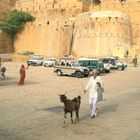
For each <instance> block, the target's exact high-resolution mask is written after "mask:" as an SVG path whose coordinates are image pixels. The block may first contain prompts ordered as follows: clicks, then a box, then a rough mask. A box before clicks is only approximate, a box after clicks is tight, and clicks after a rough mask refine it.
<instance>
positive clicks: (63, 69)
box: [54, 60, 89, 78]
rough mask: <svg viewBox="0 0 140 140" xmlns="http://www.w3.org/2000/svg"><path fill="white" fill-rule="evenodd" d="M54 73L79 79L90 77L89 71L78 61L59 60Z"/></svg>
mask: <svg viewBox="0 0 140 140" xmlns="http://www.w3.org/2000/svg"><path fill="white" fill-rule="evenodd" d="M54 72H55V73H56V74H57V75H58V76H62V75H72V76H76V77H77V78H81V77H87V76H88V75H89V69H88V68H86V67H81V66H80V65H79V63H78V61H73V60H57V61H56V62H55V66H54Z"/></svg>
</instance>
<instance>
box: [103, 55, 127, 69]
mask: <svg viewBox="0 0 140 140" xmlns="http://www.w3.org/2000/svg"><path fill="white" fill-rule="evenodd" d="M102 62H103V63H106V64H109V65H110V68H111V69H117V70H119V71H122V70H124V69H125V65H124V64H123V63H122V62H121V61H119V60H116V59H114V58H110V57H108V58H102Z"/></svg>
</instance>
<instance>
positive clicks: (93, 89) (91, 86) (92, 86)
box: [85, 76, 103, 99]
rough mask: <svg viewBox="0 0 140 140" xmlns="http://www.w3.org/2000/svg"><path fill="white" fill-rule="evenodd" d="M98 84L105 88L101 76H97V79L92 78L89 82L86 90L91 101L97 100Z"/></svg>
mask: <svg viewBox="0 0 140 140" xmlns="http://www.w3.org/2000/svg"><path fill="white" fill-rule="evenodd" d="M97 82H99V83H100V84H101V86H102V87H103V82H102V79H101V77H100V76H97V77H96V78H94V77H93V76H92V77H91V78H90V79H89V81H88V84H87V86H86V88H85V90H87V91H88V92H89V99H91V98H97V88H98V85H97Z"/></svg>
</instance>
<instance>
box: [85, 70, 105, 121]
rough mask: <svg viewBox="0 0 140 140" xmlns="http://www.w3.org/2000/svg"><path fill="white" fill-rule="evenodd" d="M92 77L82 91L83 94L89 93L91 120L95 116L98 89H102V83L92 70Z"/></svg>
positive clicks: (95, 71)
mask: <svg viewBox="0 0 140 140" xmlns="http://www.w3.org/2000/svg"><path fill="white" fill-rule="evenodd" d="M92 74H93V76H92V77H91V78H90V79H89V81H88V84H87V86H86V88H85V90H84V93H87V91H88V92H89V105H90V109H91V119H93V118H94V117H96V116H97V102H98V88H99V87H103V82H102V79H101V77H100V76H98V75H97V74H98V71H97V70H93V72H92Z"/></svg>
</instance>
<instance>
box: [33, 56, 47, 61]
mask: <svg viewBox="0 0 140 140" xmlns="http://www.w3.org/2000/svg"><path fill="white" fill-rule="evenodd" d="M43 59H44V58H43V57H39V56H33V57H32V60H43Z"/></svg>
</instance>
